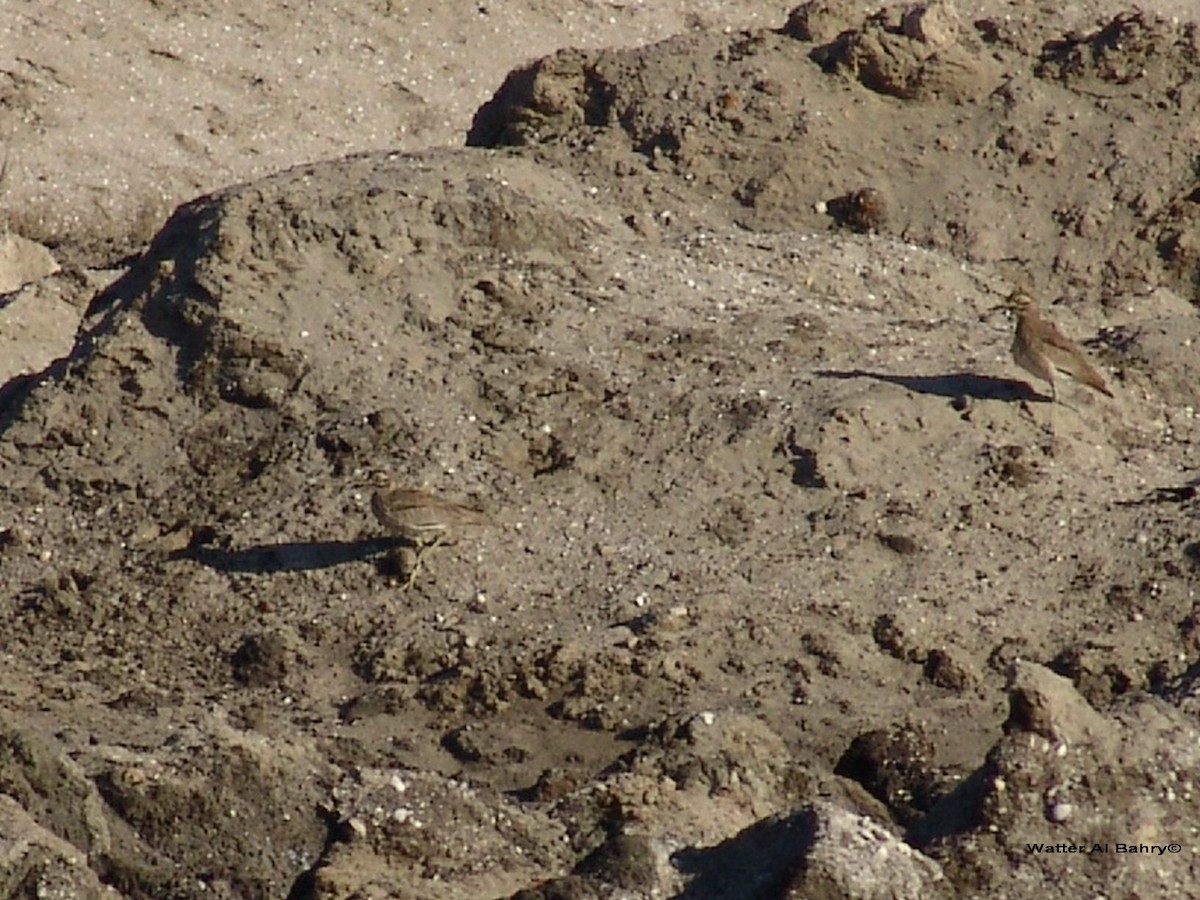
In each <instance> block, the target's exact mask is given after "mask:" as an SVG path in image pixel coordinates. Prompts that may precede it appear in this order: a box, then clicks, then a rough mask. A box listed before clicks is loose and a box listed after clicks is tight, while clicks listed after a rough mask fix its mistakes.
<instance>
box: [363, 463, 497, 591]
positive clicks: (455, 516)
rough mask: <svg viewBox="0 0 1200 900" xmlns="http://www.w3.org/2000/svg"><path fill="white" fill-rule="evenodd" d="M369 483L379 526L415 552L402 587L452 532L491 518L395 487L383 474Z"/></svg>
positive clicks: (422, 492) (410, 582) (409, 582)
mask: <svg viewBox="0 0 1200 900" xmlns="http://www.w3.org/2000/svg"><path fill="white" fill-rule="evenodd" d="M369 483H370V484H371V485H373V486H374V487H375V493H374V494H373V495H372V496H371V511H372V512H373V513H374V514H375V518H376V519H378V520H379V524H380V525H382V526H383V527H384V528H385V529H387V531H388V532H389V533H391V534H393V535H396V536H397V537H400V538H403V539H404V540H405V541H406V542H408V543H409V544H410V545H411V547H412V549H413V550H414V551H415V556H414V558H413V559H412V561H411V565H410V566H408V567H407V568H408V580H407V582H406V583H405V585H404V586H405V588H409V587H411V586H412V584H413V581H414V580H415V579H416V577H417V571H418V569H419V568H420V566H421V561H422V558H423V557H424V555H425V554H426V553H428V552H429V551H431V550H433V549H434V548H435V547H437V546H438V545H439V544H442V543H444V542H447V541H449V540H451V539H452V537H453V534H454V532H455V531H456V530H461V529H462V528H463V527H466V526H484V525H490V524H491V519H489V518H488V516H487V514H486V513H484V512H483V511H482V510H480V509H476V508H475V507H471V506H465V505H463V504H461V503H455V502H454V501H452V500H447V499H445V498H443V497H438V496H436V495H434V494H430V493H428V492H427V491H420V490H416V489H415V488H406V487H398V486H396V485H394V484H392V481H391V478H389V477H388V475H387V474H385V473H382V472H380V473H376V474H375V475H373V476H372V477H371V479H370V482H369Z"/></svg>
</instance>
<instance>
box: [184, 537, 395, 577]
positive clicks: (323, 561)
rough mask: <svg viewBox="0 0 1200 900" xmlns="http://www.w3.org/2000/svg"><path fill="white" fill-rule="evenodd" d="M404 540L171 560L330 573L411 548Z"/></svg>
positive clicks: (265, 547)
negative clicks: (336, 567) (384, 553)
mask: <svg viewBox="0 0 1200 900" xmlns="http://www.w3.org/2000/svg"><path fill="white" fill-rule="evenodd" d="M408 543H409V542H408V541H407V540H406V539H404V538H400V537H391V538H362V539H359V540H354V541H289V542H287V543H283V544H258V545H255V546H253V547H246V548H244V549H242V550H227V549H219V548H215V547H204V546H197V547H188V548H187V549H184V550H179V551H177V552H175V553H172V554H171V557H170V558H171V559H190V560H194V561H195V562H198V563H200V564H201V565H202V566H207V567H208V568H210V569H216V570H217V571H219V572H253V573H256V574H264V573H268V574H269V573H272V572H305V571H311V570H315V569H329V568H332V567H333V566H340V565H342V564H343V563H348V562H356V561H359V560H363V559H368V558H370V557H372V556H374V555H376V554H377V553H380V552H382V551H384V550H392V549H395V548H397V547H404V546H407V545H408Z"/></svg>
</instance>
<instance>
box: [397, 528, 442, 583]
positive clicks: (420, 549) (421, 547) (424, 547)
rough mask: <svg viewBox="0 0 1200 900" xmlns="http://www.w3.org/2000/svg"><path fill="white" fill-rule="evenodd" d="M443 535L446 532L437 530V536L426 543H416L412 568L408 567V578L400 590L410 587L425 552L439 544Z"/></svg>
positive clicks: (415, 577) (415, 578)
mask: <svg viewBox="0 0 1200 900" xmlns="http://www.w3.org/2000/svg"><path fill="white" fill-rule="evenodd" d="M445 536H446V532H444V531H440V532H438V536H437V537H435V538H434V539H433V540H432V541H430V542H429V543H427V544H426V543H418V544H417V550H416V553H415V554H414V556H413V563H412V568H411V569H409V571H408V578H407V579H406V580H405V582H404V587H403V588H402V590H405V591H407V590H408V589H409V588H411V587H412V586H413V583H414V582H416V580H417V573H418V572H420V571H421V563H422V561H423V560H424V557H425V554H426V553H428V552H429V551H430V550H432V549H433V548H434V547H436V546H437V545H438V544H440V543H441V542H442V538H444V537H445Z"/></svg>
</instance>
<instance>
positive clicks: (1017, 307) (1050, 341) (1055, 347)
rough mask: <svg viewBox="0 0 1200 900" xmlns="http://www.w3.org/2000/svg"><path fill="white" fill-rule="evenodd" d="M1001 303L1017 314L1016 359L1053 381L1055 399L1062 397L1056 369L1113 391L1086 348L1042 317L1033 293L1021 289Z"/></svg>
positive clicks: (1107, 393) (1023, 366)
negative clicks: (1089, 357)
mask: <svg viewBox="0 0 1200 900" xmlns="http://www.w3.org/2000/svg"><path fill="white" fill-rule="evenodd" d="M1001 306H1002V307H1003V308H1004V309H1009V310H1011V311H1012V312H1014V313H1015V314H1016V316H1017V332H1016V334H1015V335H1014V336H1013V342H1012V347H1011V351H1012V357H1013V360H1014V361H1015V362H1016V364H1017V365H1018V366H1020V367H1021V368H1022V369H1024V370H1025V371H1026V372H1029V373H1030V374H1031V375H1036V376H1037V377H1038V378H1040V379H1042V380H1043V381H1048V382H1050V398H1051V399H1052V400H1053V401H1055V402H1057V401H1058V391H1057V389H1056V388H1055V386H1054V373H1055V370H1058V371H1060V372H1066V373H1067V374H1068V375H1070V376H1071V377H1072V378H1074V379H1075V380H1076V381H1078V382H1081V383H1082V384H1086V385H1087V386H1088V387H1090V388H1092V389H1094V390H1097V391H1099V392H1100V393H1102V394H1104V395H1105V396H1108V397H1111V396H1112V395H1113V392H1112V391H1110V390H1109V389H1108V385H1107V384H1105V382H1104V378H1103V377H1101V375H1100V373H1099V372H1097V371H1096V370H1095V369H1094V368H1093V367H1092V364H1091V363H1089V362H1088V361H1087V357H1086V356H1084V355H1083V351H1082V350H1080V349H1079V347H1077V346H1076V345H1075V343H1074V342H1073V341H1071V340H1070V339H1069V338H1067V337H1066V336H1064V335H1063V333H1062V332H1061V331H1059V330H1058V327H1057V326H1056V325H1055V324H1054V323H1053V322H1051V321H1049V320H1048V319H1043V318H1042V317H1041V314H1040V313H1039V312H1038V308H1037V303H1036V302H1035V301H1034V299H1033V298H1032V297H1030V296H1029V295H1028V294H1026V293H1025V292H1024V291H1021V290H1017V291H1014V292H1013V293H1012V295H1011V296H1010V297H1009V298H1008V300H1007V301H1005V302H1004V303H1003V304H1001Z"/></svg>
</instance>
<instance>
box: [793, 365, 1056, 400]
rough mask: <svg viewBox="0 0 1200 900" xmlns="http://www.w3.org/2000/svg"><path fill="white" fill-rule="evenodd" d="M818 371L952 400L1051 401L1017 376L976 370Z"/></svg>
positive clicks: (825, 374)
mask: <svg viewBox="0 0 1200 900" xmlns="http://www.w3.org/2000/svg"><path fill="white" fill-rule="evenodd" d="M816 374H817V375H819V376H820V377H821V378H835V379H841V380H846V379H850V378H874V379H875V380H876V381H882V382H885V383H887V384H894V385H897V386H899V387H902V388H905V389H906V390H910V391H913V392H914V393H917V394H933V395H934V396H937V397H947V398H949V399H952V400H953V399H956V398H958V397H972V398H974V399H976V400H1004V401H1006V402H1009V403H1017V402H1021V401H1030V400H1038V401H1042V402H1045V403H1049V402H1050V398H1049V397H1047V396H1045V395H1043V394H1039V393H1038V392H1037V391H1035V390H1034V389H1033V388H1032V387H1030V386H1029V385H1028V384H1027V383H1025V382H1024V381H1018V380H1016V379H1015V378H994V377H992V376H991V375H976V374H975V373H974V372H951V373H948V374H945V375H890V374H888V373H886V372H868V371H866V370H865V369H852V370H836V369H821V370H818V371H817V373H816Z"/></svg>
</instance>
